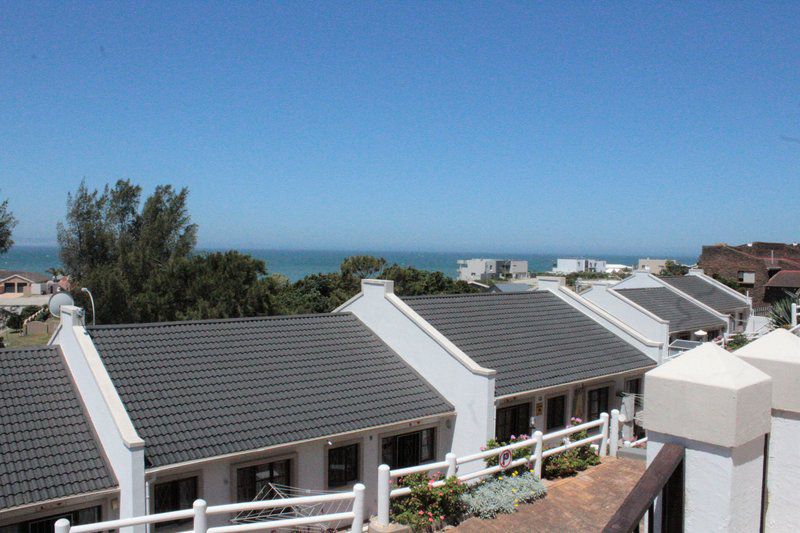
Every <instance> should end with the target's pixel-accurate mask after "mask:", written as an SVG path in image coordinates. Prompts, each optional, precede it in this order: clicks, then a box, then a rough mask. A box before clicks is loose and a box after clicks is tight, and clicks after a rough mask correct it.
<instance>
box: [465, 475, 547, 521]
mask: <svg viewBox="0 0 800 533" xmlns="http://www.w3.org/2000/svg"><path fill="white" fill-rule="evenodd" d="M545 494H546V490H545V488H544V485H542V482H541V481H539V480H538V479H537V478H536V476H534V475H533V472H531V471H525V472H523V473H522V474H517V473H516V472H514V473H512V474H511V475H507V476H498V477H496V478H490V479H489V481H485V482H482V483H480V484H479V485H476V486H475V487H474V488H473V489H472V490H470V491H469V492H467V493H466V494H464V495H463V496H461V501H462V502H464V505H465V506H466V510H467V513H469V514H471V515H473V516H477V517H479V518H494V517H495V516H497V515H498V514H501V513H505V514H509V513H513V512H514V510H515V509H516V508H517V507H519V504H521V503H527V502H532V501H533V500H536V499H539V498H542V497H543V496H544V495H545Z"/></svg>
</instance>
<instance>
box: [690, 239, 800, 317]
mask: <svg viewBox="0 0 800 533" xmlns="http://www.w3.org/2000/svg"><path fill="white" fill-rule="evenodd" d="M699 266H700V267H701V268H702V269H703V270H704V271H705V272H706V273H707V274H708V275H710V276H714V275H716V276H722V277H724V278H727V279H730V280H733V281H738V282H739V284H740V285H741V286H742V287H744V288H746V289H747V290H748V292H749V295H750V297H751V298H752V299H753V305H754V306H757V307H761V306H764V305H768V304H770V303H771V301H770V300H769V297H768V295H767V294H766V292H767V291H766V288H767V282H768V281H769V280H770V279H771V278H772V277H773V276H775V275H776V274H777V273H778V272H780V271H782V270H800V244H798V243H791V244H784V243H779V242H751V243H748V244H742V245H738V246H732V245H728V244H714V245H711V246H703V251H702V253H701V254H700V260H699ZM770 292H771V293H772V291H770ZM772 294H774V293H772Z"/></svg>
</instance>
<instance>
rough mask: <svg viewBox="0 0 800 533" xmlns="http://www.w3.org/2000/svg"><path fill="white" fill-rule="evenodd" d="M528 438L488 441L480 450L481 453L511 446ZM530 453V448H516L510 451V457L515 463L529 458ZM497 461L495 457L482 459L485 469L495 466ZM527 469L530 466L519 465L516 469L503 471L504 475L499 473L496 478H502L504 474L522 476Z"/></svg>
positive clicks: (515, 436) (525, 436) (518, 436)
mask: <svg viewBox="0 0 800 533" xmlns="http://www.w3.org/2000/svg"><path fill="white" fill-rule="evenodd" d="M529 438H530V437H529V436H528V435H511V439H509V442H499V441H497V440H495V439H489V440H488V441H487V442H486V446H483V447H482V448H481V451H484V450H491V449H494V448H499V447H501V446H507V445H508V444H513V443H515V442H519V441H521V440H528V439H529ZM531 453H532V450H531V446H526V447H524V448H517V449H516V450H512V451H511V457H513V460H514V461H516V460H517V459H524V458H526V457H530V455H531ZM498 461H499V458H498V457H497V456H496V455H493V456H491V457H487V458H486V459H484V462H485V463H486V466H487V467H492V466H497V464H498ZM529 468H530V465H520V466H517V467H514V468H509V469H507V470H505V474H504V473H503V472H501V473H499V474H497V475H498V476H502V475H506V474H512V473H514V472H516V473H517V474H518V475H519V474H522V473H523V472H525V471H526V470H527V469H529Z"/></svg>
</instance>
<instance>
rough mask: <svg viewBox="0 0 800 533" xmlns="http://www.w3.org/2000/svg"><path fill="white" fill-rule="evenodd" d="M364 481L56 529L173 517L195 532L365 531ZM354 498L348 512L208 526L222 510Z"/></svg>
mask: <svg viewBox="0 0 800 533" xmlns="http://www.w3.org/2000/svg"><path fill="white" fill-rule="evenodd" d="M364 491H365V488H364V485H362V484H361V483H358V484H356V485H355V486H354V487H353V490H352V491H350V492H339V493H335V494H320V495H316V496H304V497H301V498H275V499H272V500H260V501H252V502H244V503H230V504H225V505H212V506H210V507H209V506H208V504H206V502H205V501H204V500H195V502H194V505H193V508H192V509H184V510H181V511H172V512H169V513H158V514H151V515H144V516H136V517H133V518H121V519H119V520H108V521H105V522H97V523H94V524H85V525H80V526H70V523H69V520H67V519H65V518H62V519H60V520H58V521H57V522H56V524H55V533H95V532H100V531H107V530H112V529H120V528H124V527H131V526H140V525H147V524H159V523H163V522H172V521H173V520H189V519H191V520H193V527H192V531H193V532H194V533H238V532H243V531H263V530H275V529H279V528H296V527H299V526H305V525H310V524H324V523H329V522H340V521H345V522H346V521H352V531H359V532H360V531H361V530H362V528H363V526H364ZM335 501H352V502H353V509H352V510H351V511H347V512H341V513H331V514H321V515H314V516H301V517H297V518H284V519H280V520H264V521H260V522H250V523H244V524H233V525H227V526H219V527H211V528H210V527H208V517H209V516H214V515H222V514H236V513H241V512H244V511H264V510H268V509H281V508H285V507H291V506H301V505H312V504H318V503H323V502H335Z"/></svg>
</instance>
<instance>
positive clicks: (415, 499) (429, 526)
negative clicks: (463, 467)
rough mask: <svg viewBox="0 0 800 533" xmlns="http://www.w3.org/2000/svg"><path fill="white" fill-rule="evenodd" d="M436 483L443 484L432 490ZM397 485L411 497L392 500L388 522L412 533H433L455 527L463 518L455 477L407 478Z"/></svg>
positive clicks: (459, 491)
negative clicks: (408, 527)
mask: <svg viewBox="0 0 800 533" xmlns="http://www.w3.org/2000/svg"><path fill="white" fill-rule="evenodd" d="M438 481H443V483H442V484H441V485H439V486H434V484H435V483H436V482H438ZM397 485H398V486H400V487H409V488H410V489H411V494H409V495H408V496H402V497H400V498H395V499H394V500H392V509H391V511H392V518H393V520H394V521H395V522H397V523H399V524H405V525H407V526H410V527H411V529H413V530H414V531H436V530H438V529H442V528H443V527H444V526H445V525H447V524H457V523H458V521H459V520H461V517H462V515H463V514H464V504H463V503H462V501H461V495H462V494H463V493H464V485H463V484H462V483H461V481H460V480H459V479H458V478H456V477H455V476H451V477H448V478H445V477H444V476H443V475H442V474H441V473H440V472H436V473H435V474H433V475H432V476H431V477H428V476H427V475H426V474H425V473H419V474H411V475H408V476H405V477H403V478H398V479H397Z"/></svg>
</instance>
